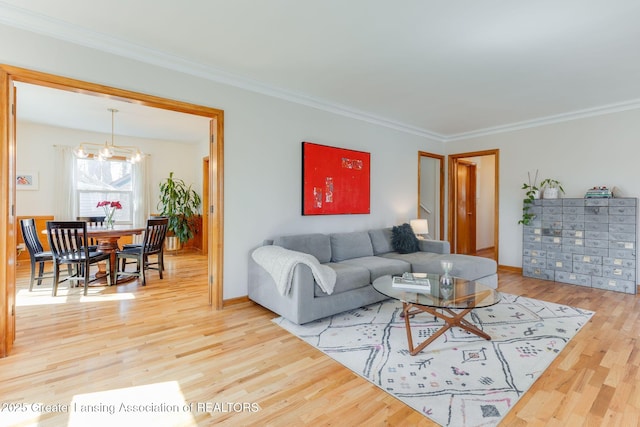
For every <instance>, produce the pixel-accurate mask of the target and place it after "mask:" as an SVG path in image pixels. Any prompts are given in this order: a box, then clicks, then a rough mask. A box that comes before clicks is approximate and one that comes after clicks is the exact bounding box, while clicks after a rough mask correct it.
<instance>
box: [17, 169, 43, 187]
mask: <svg viewBox="0 0 640 427" xmlns="http://www.w3.org/2000/svg"><path fill="white" fill-rule="evenodd" d="M38 184H39V182H38V172H27V171H23V172H18V173H17V174H16V189H17V190H37V189H38Z"/></svg>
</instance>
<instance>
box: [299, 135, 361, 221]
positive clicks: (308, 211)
mask: <svg viewBox="0 0 640 427" xmlns="http://www.w3.org/2000/svg"><path fill="white" fill-rule="evenodd" d="M370 158H371V154H370V153H367V152H364V151H355V150H347V149H344V148H337V147H329V146H326V145H319V144H314V143H312V142H303V143H302V215H338V214H368V213H370V199H369V198H370V184H369V182H370V181H369V172H370Z"/></svg>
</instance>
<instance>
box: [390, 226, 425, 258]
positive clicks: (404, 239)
mask: <svg viewBox="0 0 640 427" xmlns="http://www.w3.org/2000/svg"><path fill="white" fill-rule="evenodd" d="M391 244H392V245H393V249H394V250H396V251H398V252H400V253H401V254H410V253H413V252H418V251H419V250H420V244H419V243H418V238H417V237H416V235H415V234H414V233H413V228H411V226H410V225H409V224H407V223H404V224H402V225H396V226H394V227H393V228H392V229H391Z"/></svg>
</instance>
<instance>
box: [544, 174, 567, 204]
mask: <svg viewBox="0 0 640 427" xmlns="http://www.w3.org/2000/svg"><path fill="white" fill-rule="evenodd" d="M540 187H541V188H543V192H542V197H543V198H545V199H557V198H558V196H559V195H560V193H561V192H562V193H563V194H564V189H563V188H562V185H561V184H560V181H558V180H556V179H550V178H547V179H545V180H543V181H542V182H541V183H540Z"/></svg>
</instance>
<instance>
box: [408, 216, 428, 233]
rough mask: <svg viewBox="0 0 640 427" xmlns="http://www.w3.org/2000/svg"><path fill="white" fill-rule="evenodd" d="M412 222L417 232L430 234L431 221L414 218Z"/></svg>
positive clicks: (412, 226)
mask: <svg viewBox="0 0 640 427" xmlns="http://www.w3.org/2000/svg"><path fill="white" fill-rule="evenodd" d="M410 224H411V228H412V229H413V232H414V233H415V234H429V223H428V222H427V220H426V219H412V220H411V221H410Z"/></svg>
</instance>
